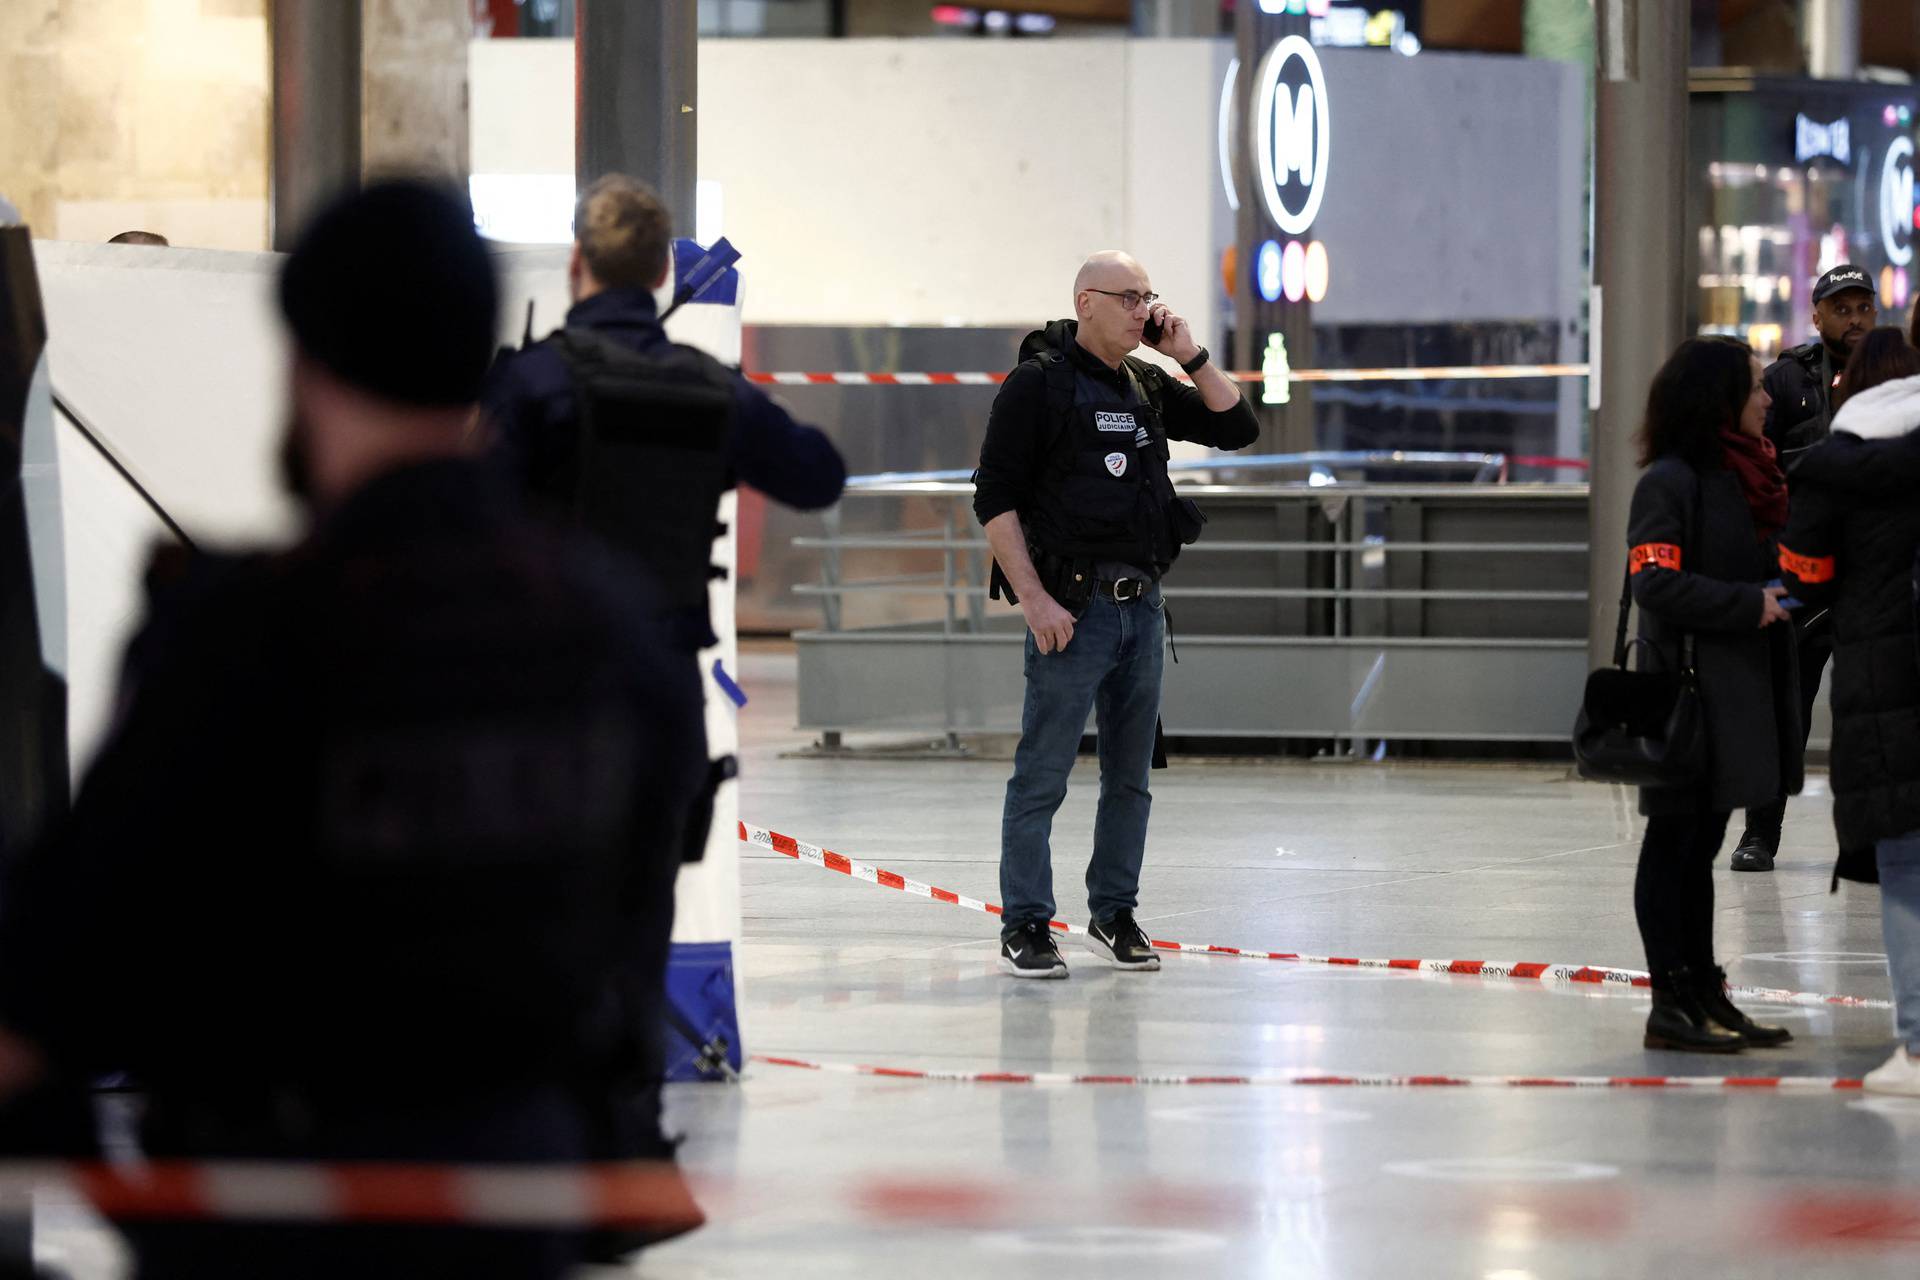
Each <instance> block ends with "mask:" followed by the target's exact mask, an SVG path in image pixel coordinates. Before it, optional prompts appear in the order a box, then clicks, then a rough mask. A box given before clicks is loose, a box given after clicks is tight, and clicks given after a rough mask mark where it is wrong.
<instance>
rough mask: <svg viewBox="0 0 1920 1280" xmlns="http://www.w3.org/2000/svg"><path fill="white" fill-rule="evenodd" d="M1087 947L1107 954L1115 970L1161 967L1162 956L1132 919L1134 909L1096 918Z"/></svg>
mask: <svg viewBox="0 0 1920 1280" xmlns="http://www.w3.org/2000/svg"><path fill="white" fill-rule="evenodd" d="M1087 950H1089V951H1091V952H1093V954H1095V955H1097V956H1102V957H1104V958H1105V959H1106V960H1107V961H1108V962H1109V963H1111V964H1112V965H1113V967H1114V968H1116V969H1158V968H1159V967H1160V957H1159V956H1157V955H1155V954H1154V951H1153V945H1152V944H1151V943H1149V942H1148V941H1147V935H1146V934H1144V933H1142V932H1140V926H1139V925H1137V924H1135V923H1134V922H1133V912H1131V911H1121V912H1117V913H1116V914H1115V915H1114V917H1113V918H1112V919H1111V920H1096V921H1094V922H1093V925H1092V926H1091V927H1090V928H1089V929H1088V930H1087Z"/></svg>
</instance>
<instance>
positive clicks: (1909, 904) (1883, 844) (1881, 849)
mask: <svg viewBox="0 0 1920 1280" xmlns="http://www.w3.org/2000/svg"><path fill="white" fill-rule="evenodd" d="M1874 852H1875V855H1876V859H1875V860H1876V861H1877V862H1878V863H1879V864H1880V929H1881V934H1882V936H1883V937H1884V938H1885V939H1886V948H1887V972H1888V973H1889V974H1890V975H1891V976H1892V978H1893V1029H1894V1031H1895V1033H1896V1034H1898V1035H1899V1037H1900V1043H1902V1044H1904V1045H1906V1046H1907V1049H1908V1051H1909V1052H1911V1053H1915V1054H1920V831H1909V832H1907V834H1905V835H1903V836H1889V837H1888V838H1887V839H1885V840H1881V841H1879V842H1878V843H1877V844H1876V846H1875V849H1874Z"/></svg>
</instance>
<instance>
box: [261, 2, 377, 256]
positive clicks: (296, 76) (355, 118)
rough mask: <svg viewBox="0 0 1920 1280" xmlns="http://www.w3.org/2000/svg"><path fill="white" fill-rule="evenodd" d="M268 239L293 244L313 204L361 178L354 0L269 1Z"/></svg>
mask: <svg viewBox="0 0 1920 1280" xmlns="http://www.w3.org/2000/svg"><path fill="white" fill-rule="evenodd" d="M270 20H271V22H272V27H271V30H270V33H269V39H270V41H271V43H272V48H273V156H272V175H273V179H272V183H273V203H272V209H271V214H270V218H271V224H272V229H271V240H272V244H273V247H274V248H275V249H278V250H281V251H282V252H284V251H286V250H288V249H290V248H292V247H293V243H294V241H295V240H296V239H297V238H298V237H299V234H300V229H301V226H302V225H303V224H304V222H305V220H306V218H307V216H308V215H309V214H311V213H312V212H313V211H314V208H315V206H316V205H318V204H319V203H320V202H322V201H324V200H325V199H326V198H327V197H328V196H330V195H332V194H334V193H335V192H337V191H339V190H341V189H343V188H345V187H347V186H348V185H350V184H353V183H357V182H359V181H360V155H361V152H360V133H361V127H362V125H361V114H360V103H361V94H360V41H361V22H360V0H273V9H272V11H271V14H270Z"/></svg>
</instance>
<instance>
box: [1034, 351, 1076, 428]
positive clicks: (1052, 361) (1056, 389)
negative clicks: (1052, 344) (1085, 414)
mask: <svg viewBox="0 0 1920 1280" xmlns="http://www.w3.org/2000/svg"><path fill="white" fill-rule="evenodd" d="M1034 359H1036V360H1038V361H1039V362H1040V369H1041V371H1042V372H1043V373H1045V374H1046V375H1047V427H1048V431H1049V432H1050V433H1051V434H1050V437H1049V440H1048V443H1049V444H1052V443H1053V441H1055V440H1058V439H1059V438H1060V435H1061V433H1062V432H1065V431H1068V430H1070V429H1071V428H1072V426H1073V401H1074V397H1075V395H1076V394H1077V393H1078V390H1079V387H1078V379H1076V378H1075V377H1074V373H1073V362H1072V361H1070V360H1068V359H1067V356H1066V353H1065V352H1064V351H1043V352H1041V353H1040V354H1039V355H1038V356H1035V357H1034Z"/></svg>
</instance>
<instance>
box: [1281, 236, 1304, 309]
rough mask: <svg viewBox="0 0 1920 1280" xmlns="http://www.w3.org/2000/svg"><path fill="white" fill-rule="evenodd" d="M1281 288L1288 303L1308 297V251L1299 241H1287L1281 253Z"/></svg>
mask: <svg viewBox="0 0 1920 1280" xmlns="http://www.w3.org/2000/svg"><path fill="white" fill-rule="evenodd" d="M1280 288H1281V291H1282V292H1284V293H1285V294H1286V295H1287V301H1288V302H1298V301H1300V299H1302V298H1304V297H1306V296H1307V250H1306V246H1305V245H1303V244H1301V243H1300V242H1299V241H1298V240H1289V241H1287V247H1286V248H1285V249H1283V250H1282V251H1281V253H1280Z"/></svg>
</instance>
